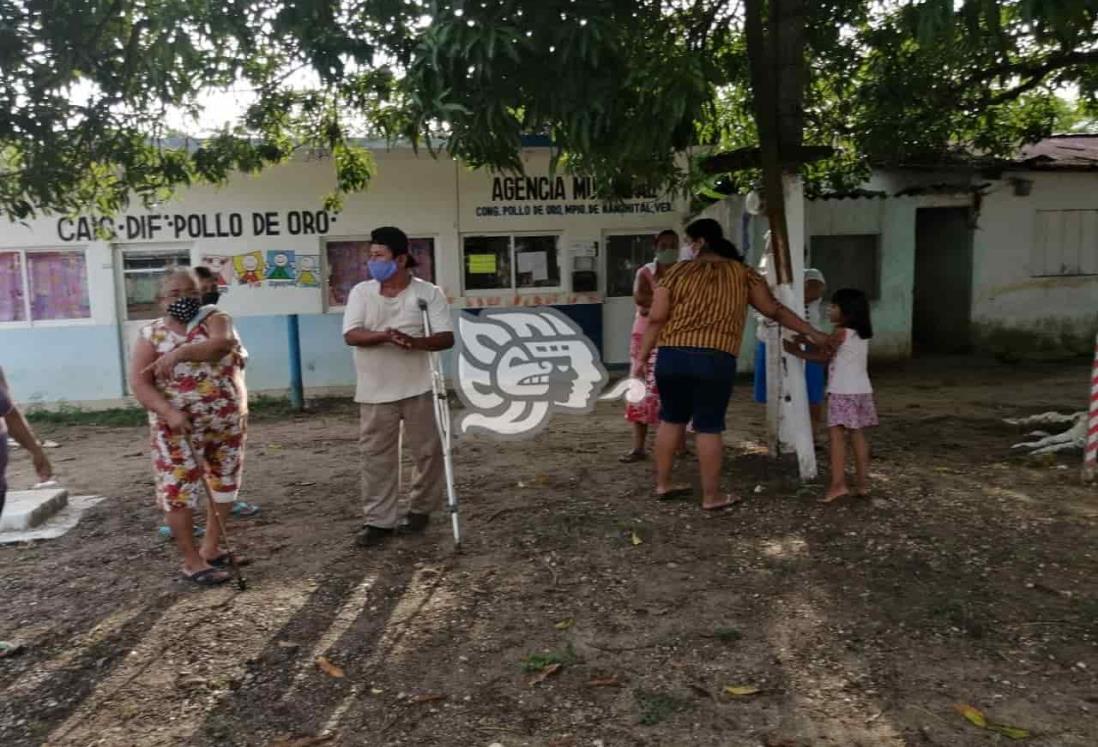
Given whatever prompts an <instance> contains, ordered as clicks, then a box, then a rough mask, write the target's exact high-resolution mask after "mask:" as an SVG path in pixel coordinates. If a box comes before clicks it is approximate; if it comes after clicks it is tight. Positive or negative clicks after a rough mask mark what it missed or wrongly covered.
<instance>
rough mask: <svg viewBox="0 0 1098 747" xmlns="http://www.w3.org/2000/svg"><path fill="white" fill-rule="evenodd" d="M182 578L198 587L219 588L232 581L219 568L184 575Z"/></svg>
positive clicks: (230, 577)
mask: <svg viewBox="0 0 1098 747" xmlns="http://www.w3.org/2000/svg"><path fill="white" fill-rule="evenodd" d="M183 578H185V579H187V580H188V581H193V582H194V583H196V584H198V585H199V586H220V585H221V584H223V583H225V582H226V581H229V580H231V579H232V576H230V575H229V574H228V573H226V572H225V571H223V570H221V569H220V568H207V569H206V570H204V571H197V572H195V573H184V574H183Z"/></svg>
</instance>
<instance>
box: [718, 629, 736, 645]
mask: <svg viewBox="0 0 1098 747" xmlns="http://www.w3.org/2000/svg"><path fill="white" fill-rule="evenodd" d="M713 637H714V638H716V639H717V640H718V641H720V642H721V643H735V642H736V641H739V640H742V639H743V633H741V632H740V631H738V630H736V629H735V628H717V629H716V630H714V631H713Z"/></svg>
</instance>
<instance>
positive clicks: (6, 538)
mask: <svg viewBox="0 0 1098 747" xmlns="http://www.w3.org/2000/svg"><path fill="white" fill-rule="evenodd" d="M103 500H106V499H105V498H104V497H103V496H101V495H77V496H73V497H72V498H70V499H69V503H68V505H67V506H65V507H64V508H62V509H61V510H60V511H58V512H57V513H56V514H54V515H53V516H51V517H50V518H49V519H47V520H46V521H44V522H43V523H41V524H39V525H38V526H37V527H35V528H34V529H27V530H24V531H19V532H15V531H12V532H0V545H7V544H11V543H14V542H33V541H34V540H45V539H54V538H56V537H60V536H61V535H63V534H65V533H66V532H68V531H69V530H70V529H72V528H73V527H75V526H76V525H77V524H79V523H80V517H81V516H82V515H83V514H84V512H85V511H87V510H88V509H89V508H91V507H92V506H94V505H95V504H97V503H100V502H101V501H103ZM5 513H7V510H6V509H5Z"/></svg>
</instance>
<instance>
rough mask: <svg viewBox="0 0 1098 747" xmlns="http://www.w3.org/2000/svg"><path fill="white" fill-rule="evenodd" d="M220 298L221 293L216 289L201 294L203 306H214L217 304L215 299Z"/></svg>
mask: <svg viewBox="0 0 1098 747" xmlns="http://www.w3.org/2000/svg"><path fill="white" fill-rule="evenodd" d="M219 298H221V293H220V292H218V291H210V292H209V293H206V294H205V295H203V296H202V305H203V306H214V305H216V304H217V299H219Z"/></svg>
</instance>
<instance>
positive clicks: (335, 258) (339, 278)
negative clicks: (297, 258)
mask: <svg viewBox="0 0 1098 747" xmlns="http://www.w3.org/2000/svg"><path fill="white" fill-rule="evenodd" d="M325 249H326V252H327V259H328V306H329V307H335V306H346V305H347V296H348V295H349V294H350V292H351V288H354V287H355V286H356V285H358V284H359V283H361V282H363V281H366V280H369V279H370V270H369V268H368V267H367V266H366V262H367V261H368V260H369V259H370V240H369V239H365V240H356V241H329V242H328V243H327V244H326V245H325ZM408 252H409V253H410V254H411V255H412V256H413V257H415V260H416V266H415V267H414V268H413V269H412V274H413V275H415V276H416V277H417V278H419V279H420V280H426V281H427V282H428V283H433V282H435V240H434V239H413V238H409V239H408Z"/></svg>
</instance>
